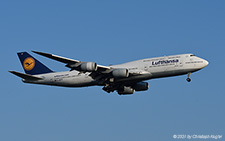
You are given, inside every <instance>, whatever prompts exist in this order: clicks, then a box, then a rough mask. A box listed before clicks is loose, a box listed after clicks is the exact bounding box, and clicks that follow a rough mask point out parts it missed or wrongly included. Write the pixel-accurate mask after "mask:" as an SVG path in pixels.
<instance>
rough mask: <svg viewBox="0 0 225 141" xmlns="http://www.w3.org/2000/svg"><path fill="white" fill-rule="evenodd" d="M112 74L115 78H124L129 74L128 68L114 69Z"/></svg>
mask: <svg viewBox="0 0 225 141" xmlns="http://www.w3.org/2000/svg"><path fill="white" fill-rule="evenodd" d="M112 75H113V77H115V78H125V77H128V76H129V72H128V69H115V70H113V71H112Z"/></svg>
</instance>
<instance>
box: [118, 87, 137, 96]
mask: <svg viewBox="0 0 225 141" xmlns="http://www.w3.org/2000/svg"><path fill="white" fill-rule="evenodd" d="M117 92H118V94H119V95H129V94H133V93H134V92H135V90H134V89H133V88H131V87H126V86H124V87H123V88H122V89H121V90H118V91H117Z"/></svg>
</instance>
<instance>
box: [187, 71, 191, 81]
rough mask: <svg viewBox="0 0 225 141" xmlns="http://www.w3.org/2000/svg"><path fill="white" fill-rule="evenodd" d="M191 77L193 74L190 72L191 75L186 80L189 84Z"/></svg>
mask: <svg viewBox="0 0 225 141" xmlns="http://www.w3.org/2000/svg"><path fill="white" fill-rule="evenodd" d="M190 76H191V72H190V73H188V78H187V79H186V80H187V82H191V78H190Z"/></svg>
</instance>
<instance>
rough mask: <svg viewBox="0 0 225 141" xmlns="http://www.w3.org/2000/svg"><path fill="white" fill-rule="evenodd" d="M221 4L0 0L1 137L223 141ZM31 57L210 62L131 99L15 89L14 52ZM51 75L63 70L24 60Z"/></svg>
mask: <svg viewBox="0 0 225 141" xmlns="http://www.w3.org/2000/svg"><path fill="white" fill-rule="evenodd" d="M224 25H225V2H224V1H212V0H198V1H196V0H189V1H180V0H172V1H168V0H165V1H163V0H157V1H134V0H129V1H123V0H122V1H57V0H54V1H42V0H40V1H23V0H22V1H13V0H10V1H1V2H0V46H1V49H2V51H1V56H0V57H1V60H2V61H1V66H2V67H1V70H0V72H1V74H2V76H1V78H2V84H1V85H0V91H1V93H0V140H4V141H15V140H21V141H31V140H32V141H39V140H41V141H49V140H54V141H62V140H66V141H74V140H80V141H86V140H98V141H105V140H108V141H115V140H119V141H124V140H129V141H137V140H141V141H149V140H173V135H177V134H184V135H188V134H190V135H192V134H197V135H199V134H200V135H201V134H204V135H211V134H213V135H223V136H225V120H224V119H225V111H224V108H225V102H224V100H225V92H224V86H225V85H224V79H225V73H224V69H225V67H224V65H223V64H224V59H225V58H224V52H225V26H224ZM31 50H37V51H43V52H49V53H54V54H57V55H61V56H65V57H70V58H74V59H78V60H82V61H95V62H97V63H98V64H101V65H109V64H119V63H124V62H127V61H133V60H136V59H143V58H150V57H157V56H164V55H174V54H182V53H194V54H196V55H197V56H199V57H202V58H204V59H206V60H208V61H209V62H210V65H209V66H208V67H206V68H205V69H203V70H201V71H199V72H197V73H194V74H193V75H192V76H191V78H192V82H191V83H187V82H186V81H185V79H186V76H179V77H174V78H164V79H157V80H150V81H148V82H149V83H150V90H148V91H145V92H137V93H135V94H134V95H131V96H119V95H117V94H116V93H113V94H110V95H109V94H107V93H105V92H104V91H102V90H101V87H90V88H59V87H51V86H40V85H30V84H23V83H22V82H21V80H20V79H19V78H18V77H16V76H13V75H12V74H10V73H8V71H9V70H15V71H20V72H23V69H22V67H21V64H20V62H19V60H18V58H17V55H16V53H17V52H19V51H28V52H30V51H31ZM32 55H33V56H34V57H36V58H37V59H38V60H40V61H41V62H43V63H44V64H46V65H47V66H49V67H50V68H51V69H53V70H55V71H66V70H68V69H67V68H65V67H64V64H61V63H59V62H56V61H53V60H50V59H47V58H44V57H41V56H38V55H35V54H32ZM223 138H224V137H223Z"/></svg>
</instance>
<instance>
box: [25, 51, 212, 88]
mask: <svg viewBox="0 0 225 141" xmlns="http://www.w3.org/2000/svg"><path fill="white" fill-rule="evenodd" d="M207 65H208V62H207V61H206V60H204V59H202V58H199V57H197V56H194V55H192V54H182V55H173V56H164V57H157V58H148V59H142V60H137V61H133V62H128V63H124V64H120V65H112V66H110V67H111V68H126V69H128V70H129V72H131V73H136V74H140V75H136V76H135V75H134V76H129V77H127V78H120V79H115V82H129V81H136V82H139V81H144V80H148V79H154V78H162V77H170V76H177V75H184V74H188V73H192V72H195V71H198V70H200V69H202V68H204V67H206V66H207ZM35 76H38V77H42V78H43V79H41V80H35V81H31V80H23V82H25V83H35V84H44V85H54V86H63V87H85V86H93V85H101V84H99V82H98V80H97V79H94V78H93V77H91V76H90V72H86V73H80V72H78V71H75V70H73V71H66V72H53V73H48V74H41V75H35Z"/></svg>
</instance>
